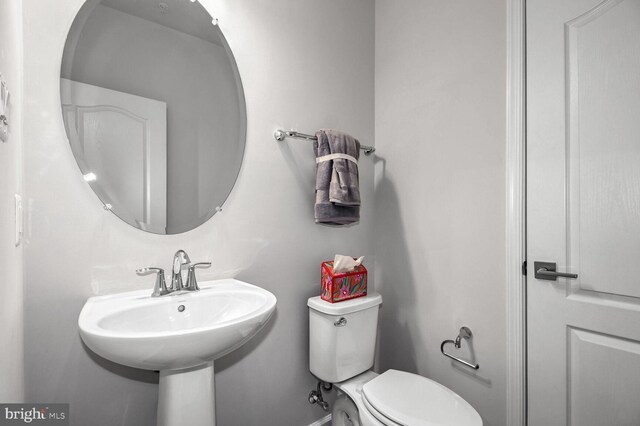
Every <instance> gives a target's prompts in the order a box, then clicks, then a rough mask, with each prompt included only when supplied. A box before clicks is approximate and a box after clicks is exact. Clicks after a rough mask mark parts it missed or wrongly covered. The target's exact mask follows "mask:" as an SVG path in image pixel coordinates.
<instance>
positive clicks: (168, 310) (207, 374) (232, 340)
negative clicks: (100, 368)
mask: <svg viewBox="0 0 640 426" xmlns="http://www.w3.org/2000/svg"><path fill="white" fill-rule="evenodd" d="M275 307H276V298H275V296H274V295H273V294H271V293H270V292H269V291H267V290H264V289H262V288H259V287H256V286H253V285H251V284H247V283H244V282H242V281H238V280H234V279H225V280H218V281H209V282H203V283H200V291H198V292H188V293H181V294H170V295H166V296H161V297H151V290H140V291H132V292H128V293H120V294H114V295H110V296H99V297H92V298H90V299H89V300H88V301H87V303H86V304H85V305H84V308H82V312H80V318H79V319H78V325H79V327H80V335H81V336H82V340H83V341H84V342H85V344H86V345H87V346H88V347H89V348H90V349H91V350H92V351H94V352H95V353H97V354H98V355H100V356H102V357H104V358H106V359H108V360H110V361H113V362H117V363H119V364H124V365H128V366H130V367H136V368H142V369H147V370H160V401H159V403H158V424H163V425H173V424H180V422H184V421H189V417H191V415H193V416H194V420H193V421H195V423H182V424H191V425H195V424H207V425H211V424H213V423H214V421H215V420H214V419H215V415H214V414H213V409H212V410H210V411H211V413H208V414H207V413H202V412H201V408H202V407H197V405H198V404H200V405H202V404H203V403H204V404H205V405H207V404H208V405H211V404H213V396H214V395H213V360H215V359H216V358H219V357H221V356H223V355H225V354H228V353H229V352H231V351H233V350H234V349H237V348H238V347H240V346H242V345H243V344H244V343H246V342H247V341H248V340H249V339H251V338H252V337H253V336H255V335H256V333H257V332H258V331H259V330H260V329H261V328H262V327H263V326H264V325H265V324H266V322H267V321H268V320H269V317H270V316H271V315H272V314H273V312H274V310H275ZM209 382H210V386H209ZM185 386H186V388H187V389H190V392H189V398H185V400H184V401H181V399H182V398H179V397H177V396H176V395H179V394H180V393H182V394H184V392H179V391H178V389H180V388H182V389H185ZM203 386H204V388H203ZM209 387H210V389H209ZM174 389H175V391H174ZM194 395H199V397H197V398H194ZM198 400H201V401H200V402H198ZM205 408H206V407H205ZM209 408H212V407H209ZM190 413H191V414H190Z"/></svg>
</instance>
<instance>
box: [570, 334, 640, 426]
mask: <svg viewBox="0 0 640 426" xmlns="http://www.w3.org/2000/svg"><path fill="white" fill-rule="evenodd" d="M568 332H569V336H568V338H569V347H568V358H567V362H568V364H569V365H568V381H569V389H568V392H569V407H568V408H569V412H568V414H569V419H570V421H569V422H568V423H569V424H574V425H585V426H589V425H594V426H595V425H628V426H632V425H633V426H637V425H638V423H639V422H640V405H639V404H638V399H637V395H640V382H639V381H629V380H628V378H627V376H628V374H629V372H630V371H638V370H640V342H638V341H632V340H626V339H622V338H619V337H617V336H611V335H606V334H601V333H594V332H591V331H588V330H580V329H575V328H571V327H570V328H569V329H568ZM602 365H607V366H609V368H606V369H598V368H593V367H594V366H602ZM625 383H626V384H628V385H629V386H621V384H625ZM629 394H631V395H634V397H633V398H630V397H629ZM602 401H607V404H602Z"/></svg>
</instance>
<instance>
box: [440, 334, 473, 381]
mask: <svg viewBox="0 0 640 426" xmlns="http://www.w3.org/2000/svg"><path fill="white" fill-rule="evenodd" d="M472 337H473V333H472V332H471V329H470V328H469V327H466V326H462V327H460V333H458V337H456V340H445V341H444V342H442V344H441V345H440V352H442V355H444V356H446V357H449V358H451V359H452V360H454V361H458V362H459V363H461V364H463V365H466V366H467V367H471V368H473V369H474V370H477V369H479V368H480V364H478V363H475V364H472V363H470V362H468V361H465V360H464V359H461V358H458V357H457V356H454V355H451V354H449V353H447V352H445V350H444V347H445V345H446V344H447V343H453V345H454V346H455V347H456V349H460V346H461V345H462V340H463V339H464V340H469V339H471V338H472Z"/></svg>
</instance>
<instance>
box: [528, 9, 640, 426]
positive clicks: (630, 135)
mask: <svg viewBox="0 0 640 426" xmlns="http://www.w3.org/2000/svg"><path fill="white" fill-rule="evenodd" d="M527 257H528V261H529V262H528V263H529V265H533V262H534V261H550V262H556V263H557V265H558V270H559V271H562V272H573V273H577V274H578V278H577V279H575V280H571V279H566V278H559V279H558V280H557V281H543V280H538V279H535V278H534V274H533V271H531V273H529V274H528V277H527V317H528V318H527V328H528V417H529V418H528V421H529V425H532V426H553V425H575V426H602V425H607V426H609V425H640V408H639V405H638V397H637V395H638V394H639V392H640V278H639V277H640V0H606V1H598V0H563V1H557V0H534V1H529V2H527Z"/></svg>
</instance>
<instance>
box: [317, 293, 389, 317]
mask: <svg viewBox="0 0 640 426" xmlns="http://www.w3.org/2000/svg"><path fill="white" fill-rule="evenodd" d="M381 303H382V296H380V295H379V294H378V293H375V292H373V293H369V294H367V295H366V296H364V297H356V298H355V299H349V300H345V301H342V302H336V303H329V302H327V301H325V300H322V299H321V298H320V296H315V297H310V298H309V300H308V301H307V306H308V307H309V308H311V309H313V310H315V311H319V312H322V313H324V314H328V315H346V314H351V313H353V312H358V311H362V310H364V309H368V308H371V307H373V306H378V305H380V304H381Z"/></svg>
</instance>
